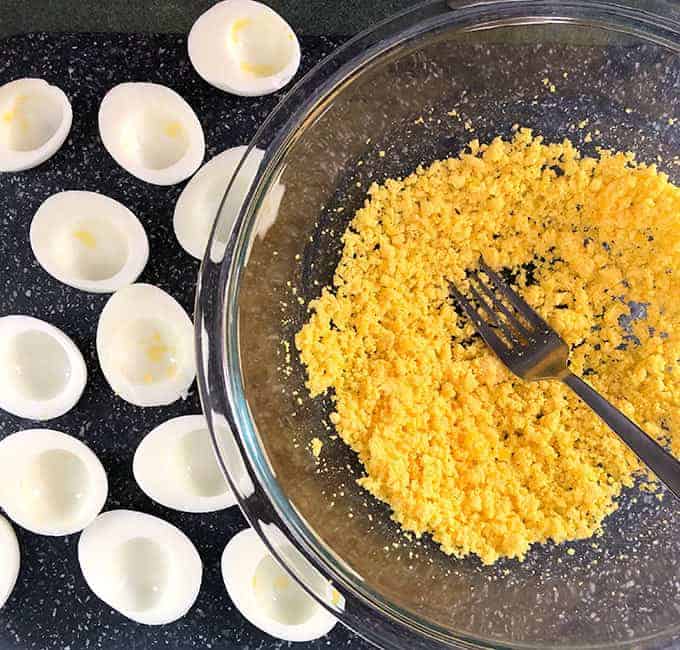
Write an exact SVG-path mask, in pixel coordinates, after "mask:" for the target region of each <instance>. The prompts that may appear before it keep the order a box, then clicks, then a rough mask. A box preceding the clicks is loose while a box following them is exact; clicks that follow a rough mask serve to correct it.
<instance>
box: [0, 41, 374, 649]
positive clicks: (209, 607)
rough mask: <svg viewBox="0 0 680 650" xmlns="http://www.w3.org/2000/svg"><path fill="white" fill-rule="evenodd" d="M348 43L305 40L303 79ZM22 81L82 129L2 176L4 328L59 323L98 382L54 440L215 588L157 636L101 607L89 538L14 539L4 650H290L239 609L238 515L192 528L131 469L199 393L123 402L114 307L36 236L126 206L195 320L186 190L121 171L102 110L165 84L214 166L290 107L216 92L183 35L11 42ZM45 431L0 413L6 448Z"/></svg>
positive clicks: (161, 281) (9, 67) (12, 68)
mask: <svg viewBox="0 0 680 650" xmlns="http://www.w3.org/2000/svg"><path fill="white" fill-rule="evenodd" d="M335 44H336V42H334V41H332V40H329V39H326V38H322V37H313V38H305V39H303V42H302V45H303V65H302V70H304V69H307V68H308V67H309V66H310V65H311V63H312V62H313V61H316V60H318V58H319V57H320V56H321V55H323V54H325V53H327V52H329V51H330V50H332V49H333V47H334V45H335ZM23 76H37V77H42V78H44V79H46V80H48V81H50V82H52V83H57V84H58V85H59V86H60V87H61V88H62V89H63V90H64V91H65V92H66V94H67V95H68V96H69V98H70V100H71V102H72V105H73V114H74V119H73V128H72V131H71V134H70V136H69V138H68V140H67V142H66V143H65V144H64V146H63V147H62V148H61V150H60V151H59V152H58V153H57V154H56V155H55V156H54V157H53V158H51V159H50V160H49V161H47V162H46V163H44V164H43V165H41V166H40V167H38V168H36V169H33V170H29V171H27V172H23V173H19V174H0V315H6V314H11V313H20V314H28V315H32V316H37V317H41V318H44V319H46V320H48V321H49V322H51V323H53V324H54V325H56V326H58V327H60V328H62V329H63V330H64V331H65V332H66V333H67V334H68V335H69V336H71V337H72V338H73V339H74V341H75V342H76V344H77V345H78V347H79V348H80V350H81V351H82V352H83V355H84V357H85V360H86V363H87V368H88V372H89V381H88V384H87V388H86V390H85V393H84V395H83V397H82V399H81V400H80V402H79V404H78V405H77V407H76V408H75V409H74V410H73V411H71V412H70V413H69V414H67V415H65V416H63V417H61V418H58V419H56V420H53V421H51V422H49V423H46V426H50V427H52V428H56V429H60V430H62V431H65V432H68V433H71V434H73V435H75V436H76V437H77V438H79V439H81V440H83V441H84V442H86V443H87V444H88V445H89V446H90V447H91V448H92V449H93V450H94V451H95V452H96V453H97V454H98V456H99V458H100V459H101V460H102V462H103V464H104V466H105V468H106V470H107V473H108V477H109V498H108V501H107V503H106V509H112V508H117V507H127V508H133V509H139V510H141V511H143V512H148V513H151V514H154V515H157V516H160V517H162V518H163V519H166V520H167V521H169V522H171V523H173V524H175V525H177V526H178V527H179V528H181V529H182V530H183V531H184V532H185V533H186V534H187V535H188V536H189V537H190V538H191V539H192V541H193V542H194V543H195V544H196V546H197V548H198V550H199V552H200V554H201V557H202V559H203V563H204V574H203V587H202V589H201V593H200V595H199V597H198V600H197V602H196V604H195V605H194V607H193V608H192V609H191V611H190V612H189V614H188V615H187V616H185V617H184V618H183V619H181V620H180V621H178V622H176V623H173V624H170V625H166V626H163V627H159V628H151V627H144V626H140V625H137V624H135V623H132V622H131V621H129V620H127V619H125V618H123V617H122V616H121V615H119V614H117V613H116V612H114V611H112V610H111V609H110V608H109V607H108V606H106V605H105V604H104V603H102V602H101V601H99V600H98V599H97V598H95V597H94V596H93V595H92V593H91V592H90V590H89V589H88V588H87V586H86V585H85V582H84V580H83V578H82V575H81V573H80V569H79V567H78V563H77V559H76V545H77V538H78V536H77V535H71V536H68V537H57V538H50V537H39V536H36V535H33V534H31V533H28V532H26V531H24V530H22V529H20V528H19V527H17V526H15V530H16V532H17V536H18V538H19V544H20V546H21V553H22V558H21V571H20V574H19V579H18V582H17V585H16V588H15V590H14V593H13V595H12V596H11V598H10V600H9V601H8V603H7V604H6V606H5V607H4V608H3V609H2V610H0V649H2V650H5V649H9V648H34V649H43V648H59V649H62V650H67V649H70V650H80V649H81V648H99V649H103V650H113V649H114V648H115V649H118V648H124V649H126V650H128V649H132V648H136V649H141V648H144V649H152V648H172V649H177V650H179V649H182V650H183V649H185V648H280V647H288V645H289V644H287V643H285V642H279V641H276V640H274V639H272V638H270V637H268V636H267V635H265V634H263V633H261V632H259V631H258V630H257V629H255V628H254V627H253V626H251V625H250V624H249V623H248V622H247V621H245V620H244V619H243V617H242V616H241V615H240V613H239V612H238V611H237V610H236V609H235V608H234V607H233V605H232V604H231V602H230V600H229V597H228V596H227V594H226V591H225V589H224V585H223V583H222V578H221V575H220V570H219V558H220V554H221V552H222V549H223V547H224V545H225V543H226V541H227V540H228V539H229V538H230V537H231V536H232V535H233V534H234V533H235V532H237V531H238V530H240V529H241V528H243V527H245V522H244V520H243V518H242V517H241V515H240V513H239V511H238V509H237V508H232V509H230V510H227V511H222V512H217V513H213V514H206V515H194V514H184V513H179V512H175V511H172V510H169V509H167V508H163V507H161V506H159V505H157V504H155V503H153V502H152V501H151V500H150V499H149V498H148V497H146V496H145V495H144V494H143V493H142V492H141V491H140V490H139V488H138V487H137V485H136V483H135V482H134V480H133V477H132V457H133V453H134V450H135V447H136V445H137V443H138V442H139V441H140V440H141V438H142V437H143V436H144V434H145V433H147V432H148V431H149V430H150V429H152V428H153V427H155V426H156V425H158V424H160V423H161V422H162V421H164V420H166V419H168V418H170V417H174V416H177V415H182V414H189V413H197V412H199V411H200V408H199V401H198V395H197V392H196V388H195V385H194V387H193V388H192V394H191V396H190V398H189V399H188V400H187V401H185V402H179V403H176V404H174V405H172V406H170V407H164V408H149V409H141V408H137V407H134V406H132V405H130V404H127V403H125V402H123V401H122V400H121V399H119V398H116V397H115V396H114V395H113V393H112V392H111V390H110V388H109V387H108V385H107V384H106V383H105V381H104V378H103V376H102V373H101V371H100V370H99V366H98V364H97V359H96V353H95V330H96V325H97V318H98V315H99V312H100V310H101V309H102V307H103V305H104V303H105V302H106V300H107V297H108V296H105V295H104V296H102V295H91V294H86V293H83V292H81V291H78V290H76V289H72V288H70V287H67V286H64V285H62V284H60V283H59V282H57V281H56V280H54V279H53V278H52V277H51V276H49V275H47V273H45V272H44V271H43V270H42V269H41V268H40V267H39V266H38V264H37V263H36V261H35V260H34V258H33V255H32V253H31V249H30V247H29V244H28V229H29V225H30V221H31V218H32V216H33V214H34V212H35V210H36V209H37V208H38V206H39V205H40V204H41V203H42V201H44V200H45V199H46V198H47V197H48V196H50V195H51V194H53V193H54V192H58V191H61V190H66V189H85V190H96V191H100V192H103V193H105V194H108V195H109V196H111V197H113V198H115V199H118V200H119V201H121V202H122V203H123V204H125V205H126V206H127V207H129V208H130V209H131V210H132V211H133V212H135V214H136V215H137V216H138V217H139V218H140V220H141V221H142V223H143V224H144V226H145V227H146V229H147V233H148V235H149V240H150V246H151V256H150V260H149V264H148V266H147V267H146V270H145V271H144V273H143V274H142V276H141V280H142V281H144V282H150V283H153V284H157V285H158V286H160V287H162V288H163V289H165V290H167V291H169V292H170V293H171V294H172V295H173V296H175V297H176V298H177V299H178V300H179V301H180V303H182V305H183V306H184V307H185V308H186V309H187V310H189V311H191V310H192V303H193V295H194V282H195V278H196V274H197V272H198V262H197V261H196V260H194V259H193V258H191V257H189V256H188V255H187V254H185V253H184V251H182V249H181V248H180V247H179V245H178V244H177V242H176V241H175V238H174V235H173V232H172V211H173V207H174V204H175V201H176V199H177V196H178V195H179V193H180V191H181V189H182V187H183V184H180V185H176V186H172V187H169V188H163V187H155V186H152V185H148V184H146V183H144V182H142V181H140V180H138V179H136V178H133V177H132V176H130V175H129V174H128V173H126V172H125V171H123V170H122V169H121V168H119V167H118V166H117V165H116V164H115V163H114V162H113V160H112V159H111V157H110V156H109V155H108V154H107V153H106V151H105V150H104V147H103V146H102V144H101V142H100V140H99V137H98V134H97V110H98V106H99V102H100V100H101V98H102V97H103V95H104V93H105V92H106V91H107V90H108V89H109V88H110V87H111V86H113V85H114V84H116V83H119V82H122V81H129V80H143V81H155V82H159V83H163V84H167V85H168V86H170V87H172V88H174V89H175V90H177V91H178V92H179V93H180V94H181V95H182V96H183V97H185V98H186V99H187V101H188V102H189V104H191V106H192V107H193V108H194V109H195V110H196V112H197V114H198V116H199V119H200V120H201V123H202V125H203V128H204V131H205V135H206V142H207V155H208V157H211V156H213V155H215V154H216V153H218V152H219V151H221V150H222V149H224V148H226V147H229V146H234V145H239V144H244V143H246V142H248V141H249V139H250V138H251V137H252V136H253V134H254V133H255V130H256V128H257V127H258V126H259V124H260V123H261V122H262V120H263V119H264V117H265V116H266V115H267V113H268V112H269V111H270V110H271V109H272V108H273V106H274V105H275V104H276V102H277V101H278V99H279V97H278V96H277V95H274V96H270V97H264V98H259V99H258V98H237V97H233V96H230V95H226V94H223V93H220V92H219V91H217V90H215V89H213V88H211V87H210V86H208V85H207V84H206V83H204V82H203V81H202V80H201V79H200V78H199V77H198V76H197V75H196V74H195V73H194V72H193V70H192V68H191V67H190V64H189V61H188V59H187V57H186V47H185V39H184V37H180V36H174V35H146V36H141V35H118V34H113V35H88V34H80V35H70V34H64V35H59V36H56V35H46V34H33V35H28V36H18V37H12V38H9V39H6V40H4V41H0V84H3V83H5V82H7V81H9V80H11V79H14V78H17V77H23ZM31 426H33V423H31V422H28V421H26V420H21V419H19V418H15V417H12V416H10V415H8V414H6V413H2V412H0V437H2V436H5V435H7V434H9V433H12V432H14V431H17V430H19V429H24V428H28V427H31ZM329 646H330V647H334V648H339V647H343V648H345V647H351V648H364V647H367V646H366V645H365V644H364V643H362V642H361V641H359V640H358V639H357V638H356V637H354V636H352V635H351V634H350V633H348V632H347V631H345V630H344V629H343V628H342V627H341V626H336V628H335V629H334V630H333V632H332V633H331V634H330V635H329V636H328V637H326V638H324V639H321V640H319V641H317V642H314V643H309V644H296V647H299V648H305V647H307V648H325V647H329Z"/></svg>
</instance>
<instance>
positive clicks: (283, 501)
mask: <svg viewBox="0 0 680 650" xmlns="http://www.w3.org/2000/svg"><path fill="white" fill-rule="evenodd" d="M449 5H450V3H449ZM449 5H447V3H445V2H443V1H440V2H431V3H426V4H424V5H420V6H418V7H417V8H415V9H414V10H412V11H409V12H406V13H403V14H400V15H398V16H396V17H395V18H393V19H390V20H388V21H386V22H383V23H381V24H379V25H377V26H376V27H375V28H374V29H372V30H371V31H369V32H366V33H364V34H362V35H360V36H358V37H356V38H355V39H353V40H352V41H350V42H349V43H348V44H347V45H345V46H344V47H342V48H340V49H339V50H337V51H336V52H335V53H334V54H333V55H332V56H331V57H329V58H328V59H326V60H325V61H323V62H321V63H320V64H319V65H318V66H317V67H315V68H314V69H313V70H312V71H311V72H310V73H309V74H308V75H307V76H306V77H304V78H303V79H302V80H301V81H300V82H299V83H298V84H297V86H295V87H294V88H293V89H292V90H291V91H290V93H289V94H288V96H287V97H286V98H285V100H284V101H283V102H282V103H281V105H280V106H279V107H278V108H277V110H276V111H275V112H274V113H273V114H272V115H271V117H270V118H269V119H268V120H267V122H266V123H265V124H264V125H263V126H262V128H261V129H260V131H259V133H258V134H257V136H256V138H255V140H254V142H253V147H256V148H259V149H261V150H265V151H266V153H265V155H264V156H263V157H262V154H261V153H259V152H257V151H254V150H251V151H250V153H249V154H247V155H246V158H247V160H246V162H245V164H244V165H242V167H241V169H240V171H239V172H238V173H237V175H236V178H235V179H234V180H233V181H232V183H231V185H230V189H229V190H228V191H227V196H226V198H225V201H224V202H223V204H222V208H221V210H220V213H219V215H218V219H217V222H216V225H215V229H214V232H213V236H212V240H211V243H210V245H209V249H208V252H207V255H206V259H205V260H204V263H203V267H202V271H201V277H200V284H199V288H198V297H197V312H196V328H197V342H198V349H199V351H200V352H199V365H200V371H199V376H200V390H201V395H202V399H203V405H204V408H205V411H206V415H207V417H208V419H209V421H210V426H211V430H212V432H213V436H214V440H215V444H216V448H217V452H218V456H219V458H220V461H221V463H222V464H223V467H224V470H225V471H226V473H227V475H228V477H229V480H230V483H231V485H232V488H233V489H234V491H235V493H236V495H237V496H238V499H239V502H240V505H241V507H242V509H243V511H244V513H245V515H246V517H247V518H248V520H249V522H250V523H251V525H252V526H253V527H254V528H255V529H256V530H258V531H259V533H260V535H261V536H262V537H263V539H264V540H265V541H266V542H267V543H268V544H269V545H270V547H271V548H272V549H273V551H274V553H275V555H276V556H277V557H278V559H279V560H280V561H281V562H282V564H283V565H285V566H286V567H287V568H288V570H289V571H290V572H291V573H292V574H293V575H295V576H296V577H297V578H298V579H299V580H300V581H301V582H302V584H303V585H304V586H305V588H306V589H308V590H309V591H310V592H311V593H312V594H313V595H314V596H315V597H317V598H318V599H319V600H321V601H323V602H324V604H325V606H327V607H328V608H329V609H330V610H331V611H332V612H333V613H334V614H335V615H336V616H337V617H338V618H339V619H340V620H341V621H342V622H343V623H345V624H346V625H348V626H349V627H350V628H351V629H353V630H355V631H356V632H358V633H359V634H360V635H362V636H364V637H365V638H366V639H369V640H371V641H374V642H376V643H377V644H380V645H383V646H385V647H404V648H421V647H432V646H440V645H441V646H447V647H450V646H457V647H479V646H491V647H509V648H542V647H546V646H558V647H570V648H573V647H579V648H602V647H671V646H673V645H674V643H675V642H677V641H678V639H680V569H679V564H678V558H680V517H678V516H677V515H678V514H679V510H678V505H677V503H676V502H674V501H672V500H671V499H670V498H666V499H664V500H662V501H659V500H658V499H657V498H655V496H654V495H650V494H645V493H642V492H639V491H636V490H632V491H630V492H628V493H626V494H624V495H623V496H622V498H621V499H620V508H619V510H618V511H617V512H616V513H615V514H613V515H612V516H611V517H609V518H608V520H607V521H606V522H605V526H604V532H603V535H602V536H601V537H598V538H596V539H594V540H585V541H581V542H577V543H573V544H568V545H561V546H556V545H553V544H547V545H542V546H536V547H535V548H533V549H532V550H531V552H530V553H529V556H528V557H527V559H526V561H525V562H523V563H520V562H517V561H514V560H513V561H502V562H499V563H498V564H496V565H495V566H493V567H484V566H482V565H481V564H480V563H479V561H477V560H476V559H475V558H468V559H465V560H458V559H455V558H451V557H447V556H445V555H443V554H442V553H441V552H440V551H439V550H438V548H437V547H436V545H434V544H433V543H432V542H431V541H430V540H428V539H423V540H421V542H420V543H416V542H409V541H408V540H406V539H405V538H404V535H403V534H402V533H401V531H400V529H399V528H398V526H396V524H394V522H392V521H391V519H390V511H389V508H387V507H386V506H385V505H384V504H381V503H379V502H377V501H376V500H375V499H373V498H372V497H371V496H370V495H368V494H367V493H365V492H364V491H363V490H362V489H361V488H359V487H358V486H357V485H356V484H355V479H356V477H357V476H359V475H360V474H361V466H360V465H359V463H358V462H357V459H356V457H355V456H354V454H353V453H352V452H351V451H349V450H348V448H346V447H345V445H344V444H343V443H342V442H341V441H340V440H338V439H337V438H335V437H333V436H332V433H333V432H332V430H329V424H328V418H327V416H328V414H329V412H330V410H331V401H330V399H329V398H328V397H326V398H317V399H314V400H312V399H310V398H309V397H308V395H307V393H306V390H305V387H304V380H305V372H304V368H303V367H302V366H301V364H300V362H299V360H298V358H297V354H296V352H295V348H294V343H293V337H294V334H295V332H296V331H297V330H298V329H299V328H300V326H301V325H302V323H303V322H304V320H305V318H306V305H307V303H308V302H309V301H310V300H311V299H313V298H315V297H317V296H318V295H319V293H320V291H321V287H322V286H323V285H326V284H329V283H330V282H331V279H332V275H333V270H334V268H335V265H336V264H337V261H338V259H339V256H340V253H341V240H340V237H341V234H342V233H343V231H344V229H345V228H346V226H347V224H348V222H349V220H350V219H351V217H352V214H353V212H354V211H355V209H356V208H357V207H359V206H360V205H361V204H362V202H363V200H364V198H365V196H366V191H367V189H368V187H369V185H370V183H371V182H373V181H381V180H384V179H386V178H388V177H394V176H399V175H403V174H406V173H408V172H410V171H411V170H413V169H414V168H415V167H416V166H417V165H418V164H419V163H421V162H424V163H427V162H428V161H432V160H434V159H436V158H441V157H444V156H447V155H449V154H456V153H457V152H458V151H459V149H460V148H461V147H462V146H463V145H464V144H465V143H467V142H468V141H470V140H471V139H472V138H474V137H478V138H479V139H480V140H482V141H485V140H489V139H490V138H491V137H493V136H494V135H497V134H501V135H505V136H509V135H510V134H511V132H512V127H513V125H514V124H519V125H523V126H528V127H532V128H534V129H535V130H536V131H537V132H540V133H541V134H543V135H544V136H545V137H546V139H547V140H551V141H554V140H561V139H562V138H564V137H568V138H570V139H571V140H572V141H573V142H575V143H576V144H577V145H578V146H579V147H580V148H582V150H583V151H585V152H592V151H593V150H594V147H595V146H596V145H599V144H601V145H605V146H608V147H614V148H617V149H630V150H633V151H635V152H637V154H638V157H639V158H640V159H641V160H644V161H648V162H656V161H657V160H658V161H659V165H660V167H661V168H663V169H664V170H665V171H666V172H667V173H668V174H669V175H670V176H671V177H675V180H676V181H677V180H678V176H679V172H680V166H678V164H677V161H678V158H677V156H678V154H680V123H679V124H677V125H676V124H675V120H679V122H680V102H679V101H678V98H679V92H680V22H678V20H677V15H676V17H675V18H674V17H673V16H672V13H673V11H674V10H673V9H672V8H671V6H670V5H668V6H665V11H666V13H665V15H663V16H661V15H659V14H652V13H649V12H647V11H642V10H637V9H631V8H626V7H622V6H616V5H612V4H608V3H600V2H580V1H573V0H570V1H567V2H544V1H541V0H537V1H534V2H522V1H501V2H493V1H492V2H480V3H476V4H469V5H461V6H458V7H457V8H455V9H452V8H451V7H450V6H449ZM645 6H646V7H647V9H649V8H651V7H652V5H651V4H649V3H646V4H645ZM654 7H655V8H656V7H659V8H662V9H664V5H662V4H659V5H654ZM454 111H456V112H457V114H452V113H453V112H454ZM585 119H588V124H587V127H586V128H579V126H578V124H579V123H580V122H582V121H583V120H585ZM588 132H590V133H591V136H592V138H593V140H592V142H589V138H587V137H586V134H587V133H588ZM380 152H384V154H382V153H380ZM674 157H675V161H673V158H674ZM252 169H256V170H257V175H256V178H255V181H254V183H253V184H252V186H251V187H250V190H249V192H248V194H247V197H246V199H245V202H244V203H243V204H242V207H241V208H240V210H239V209H238V208H239V205H241V197H242V192H243V185H244V184H245V186H246V187H247V186H248V180H247V175H248V173H252ZM248 170H251V171H250V172H249V171H248ZM679 299H680V296H679ZM230 430H231V431H233V432H234V434H233V435H232V434H231V433H230ZM314 437H318V438H320V439H322V440H323V441H324V443H325V444H324V447H323V451H322V457H323V459H324V461H323V463H322V464H320V465H317V463H316V462H315V459H314V458H313V456H312V454H311V453H310V451H309V443H310V441H311V439H312V438H314ZM566 546H569V547H570V548H572V549H574V550H575V553H574V554H573V555H570V554H568V553H566ZM309 566H312V567H315V568H316V569H318V571H320V572H321V573H322V574H323V575H324V576H325V577H327V578H328V579H330V580H331V581H332V582H333V584H334V585H335V587H336V588H337V589H338V591H339V592H340V593H341V594H342V596H343V598H342V599H340V600H339V601H338V602H336V603H335V604H333V603H332V602H331V603H329V602H326V601H327V598H326V596H327V594H326V593H324V590H322V589H319V587H318V581H313V580H311V581H310V580H309V579H308V577H305V576H306V575H307V570H308V569H309Z"/></svg>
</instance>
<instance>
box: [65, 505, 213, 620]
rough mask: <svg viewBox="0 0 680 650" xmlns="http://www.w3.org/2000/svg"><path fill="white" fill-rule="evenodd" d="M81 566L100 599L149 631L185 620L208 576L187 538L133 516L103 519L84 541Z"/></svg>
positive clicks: (84, 535)
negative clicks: (152, 628)
mask: <svg viewBox="0 0 680 650" xmlns="http://www.w3.org/2000/svg"><path fill="white" fill-rule="evenodd" d="M78 562H79V563H80V569H81V571H82V572H83V577H84V578H85V581H86V582H87V584H88V585H89V587H90V589H92V591H93V592H94V593H95V595H96V596H97V597H98V598H100V599H101V600H103V601H104V602H105V603H106V604H107V605H109V606H110V607H113V608H114V609H115V610H117V611H119V612H120V613H121V614H123V616H127V618H129V619H132V620H133V621H137V622H138V623H144V624H145V625H163V624H165V623H170V622H172V621H175V620H177V619H178V618H181V617H182V616H184V614H186V613H187V612H188V611H189V609H190V608H191V606H192V605H193V604H194V602H195V600H196V597H197V596H198V591H199V589H200V586H201V576H202V573H203V567H202V565H201V558H200V557H199V555H198V552H197V551H196V547H195V546H194V545H193V544H192V543H191V540H190V539H189V538H188V537H187V536H186V535H185V534H184V533H182V532H181V531H180V530H179V529H177V528H175V527H174V526H173V525H171V524H169V523H167V522H165V521H163V520H162V519H159V518H158V517H153V516H151V515H147V514H144V513H141V512H134V511H132V510H111V511H110V512H105V513H103V514H101V515H99V517H97V518H96V519H95V520H94V522H93V523H92V524H91V525H90V526H88V527H87V528H86V529H85V530H84V531H83V533H82V534H81V536H80V540H79V541H78Z"/></svg>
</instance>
